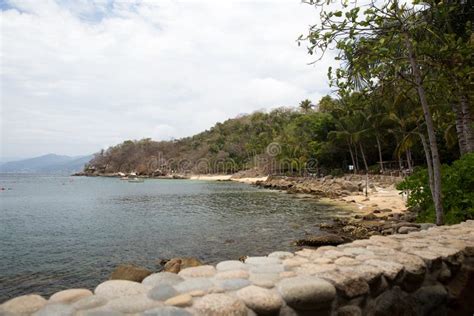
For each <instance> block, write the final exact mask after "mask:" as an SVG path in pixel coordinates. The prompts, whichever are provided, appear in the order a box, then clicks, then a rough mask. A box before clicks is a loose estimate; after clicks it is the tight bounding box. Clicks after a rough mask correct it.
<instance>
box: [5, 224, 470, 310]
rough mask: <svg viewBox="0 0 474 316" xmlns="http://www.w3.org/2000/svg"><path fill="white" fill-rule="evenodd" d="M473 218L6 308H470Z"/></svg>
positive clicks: (25, 299) (14, 302)
mask: <svg viewBox="0 0 474 316" xmlns="http://www.w3.org/2000/svg"><path fill="white" fill-rule="evenodd" d="M473 302H474V221H473V220H470V221H466V222H463V223H461V224H458V225H453V226H442V227H432V228H429V229H427V230H423V231H419V232H412V233H409V234H400V235H391V236H388V237H387V236H372V237H370V238H369V239H364V240H356V241H354V242H352V243H348V244H343V245H339V246H337V247H334V246H325V247H319V248H317V249H309V248H305V249H303V250H301V251H298V252H296V253H290V252H273V253H271V254H269V255H268V256H264V257H248V258H246V260H245V262H241V261H223V262H220V263H218V264H217V265H216V266H211V265H203V266H198V267H191V268H186V269H183V270H181V271H180V272H179V273H178V274H173V273H169V272H161V273H154V274H151V275H149V276H147V277H146V278H145V279H144V280H143V281H142V282H141V283H138V282H132V281H125V280H109V281H105V282H103V283H101V284H99V285H98V286H97V287H96V288H95V289H94V291H93V292H92V291H89V290H87V289H69V290H64V291H61V292H58V293H55V294H54V295H52V296H51V297H50V298H49V299H48V300H47V299H45V298H43V297H41V296H39V295H35V294H31V295H24V296H20V297H17V298H14V299H11V300H9V301H7V302H5V303H3V304H2V305H0V315H38V316H40V315H124V314H126V315H182V316H184V315H209V316H214V315H256V314H257V315H448V314H453V315H469V313H472V311H473V310H474V305H473Z"/></svg>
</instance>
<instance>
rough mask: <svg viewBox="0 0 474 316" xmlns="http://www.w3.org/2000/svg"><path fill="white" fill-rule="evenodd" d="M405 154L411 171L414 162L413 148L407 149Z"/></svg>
mask: <svg viewBox="0 0 474 316" xmlns="http://www.w3.org/2000/svg"><path fill="white" fill-rule="evenodd" d="M405 154H406V156H407V164H408V172H411V171H412V168H413V166H412V163H411V150H410V149H407V151H406V152H405Z"/></svg>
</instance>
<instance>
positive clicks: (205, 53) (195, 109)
mask: <svg viewBox="0 0 474 316" xmlns="http://www.w3.org/2000/svg"><path fill="white" fill-rule="evenodd" d="M316 18H317V14H316V12H315V11H314V10H313V9H312V7H310V6H308V5H303V4H301V3H299V2H298V1H297V0H294V1H256V2H249V1H189V2H176V1H135V2H132V1H116V2H112V1H86V0H81V1H75V0H74V1H73V0H67V1H63V2H56V1H34V0H31V1H27V0H22V1H10V2H9V3H8V7H7V8H5V7H4V8H3V10H2V11H1V16H0V19H1V20H0V23H1V35H2V43H1V48H0V53H1V67H0V75H1V107H2V109H1V110H2V117H1V132H2V135H1V144H2V145H1V147H2V148H1V155H3V156H32V155H38V154H43V153H47V152H56V153H62V154H74V155H77V154H87V153H90V152H95V151H98V150H99V149H100V148H102V147H103V145H104V144H109V145H112V144H115V143H118V142H121V141H123V140H125V139H139V138H143V137H153V138H154V139H169V138H171V137H174V138H179V137H183V136H189V135H192V134H194V133H197V132H200V131H202V130H205V129H207V128H209V127H211V126H212V125H213V124H215V123H216V122H217V121H223V120H225V119H227V118H229V117H234V116H236V115H237V114H239V113H244V112H247V113H248V112H252V111H254V110H257V109H261V108H274V107H277V106H283V105H285V106H291V105H297V104H298V102H299V101H300V100H302V99H305V98H311V99H312V100H313V101H317V100H318V99H319V98H320V97H321V96H323V95H324V94H326V93H328V92H329V90H328V87H327V80H326V71H327V67H328V65H329V64H328V60H330V58H329V57H330V56H328V58H326V59H325V61H322V62H320V63H318V64H317V65H316V66H309V65H308V63H309V62H311V61H312V60H311V56H308V55H307V54H306V51H305V49H304V48H303V47H298V46H297V44H296V38H297V37H298V36H299V34H302V33H305V32H306V30H307V26H308V25H309V24H311V23H314V22H315V19H316Z"/></svg>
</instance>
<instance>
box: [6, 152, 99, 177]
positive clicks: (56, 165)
mask: <svg viewBox="0 0 474 316" xmlns="http://www.w3.org/2000/svg"><path fill="white" fill-rule="evenodd" d="M92 157H93V155H87V156H74V157H71V156H62V155H56V154H47V155H44V156H39V157H34V158H29V159H23V160H18V161H10V162H6V163H3V164H0V172H4V173H74V172H78V171H82V170H83V169H84V165H85V164H86V163H88V162H89V161H90V160H91V159H92Z"/></svg>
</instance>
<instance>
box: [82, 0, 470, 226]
mask: <svg viewBox="0 0 474 316" xmlns="http://www.w3.org/2000/svg"><path fill="white" fill-rule="evenodd" d="M307 3H309V4H310V5H312V6H316V7H317V8H318V11H316V12H319V14H320V21H321V23H320V24H318V25H313V26H311V27H310V29H309V32H308V34H307V35H305V36H303V35H302V36H300V38H299V43H300V44H301V43H304V44H307V48H308V52H309V53H310V54H312V55H314V56H315V57H316V59H317V58H318V57H320V56H321V55H322V54H324V53H325V51H326V50H328V49H333V48H334V49H336V50H337V51H338V52H339V54H338V56H337V60H339V61H340V62H341V63H340V67H339V68H337V69H331V68H330V69H329V71H328V75H329V79H330V83H331V85H332V86H333V87H335V88H337V94H335V95H334V96H325V97H324V98H322V99H321V100H319V102H318V103H317V104H314V105H313V103H312V102H311V101H310V100H308V99H305V100H303V101H301V102H300V104H299V105H298V106H297V107H295V108H279V109H276V110H273V111H271V112H269V113H263V112H256V113H253V114H250V115H245V116H241V117H238V118H234V119H230V120H227V121H225V122H223V123H218V124H216V125H215V126H214V127H213V128H211V129H210V130H209V131H205V132H203V133H200V134H198V135H195V136H193V137H188V138H184V139H180V140H176V141H170V142H163V141H162V142H155V141H152V140H150V139H144V140H140V141H126V142H124V143H122V144H120V145H117V146H114V147H111V148H109V149H107V150H106V151H102V152H101V153H99V154H97V155H96V157H95V158H94V159H93V160H92V161H91V162H90V165H89V166H88V167H89V168H90V169H91V170H96V171H98V172H118V171H124V172H130V171H136V172H139V173H142V174H157V173H158V174H159V173H162V172H169V171H173V170H175V171H179V172H183V171H192V172H200V173H209V172H211V173H231V172H236V171H239V170H244V169H249V168H253V167H257V168H259V169H260V170H262V172H265V173H280V174H299V175H305V174H307V173H323V174H328V173H331V174H341V173H342V172H347V171H349V169H348V166H349V165H352V166H353V172H359V171H362V172H366V171H367V172H374V173H384V172H391V170H394V169H398V170H402V171H403V172H406V173H410V172H411V171H412V170H413V168H414V166H425V167H426V170H425V171H417V172H416V173H415V174H414V175H413V176H412V177H410V178H408V179H407V180H406V181H405V182H404V183H403V184H402V185H401V188H404V189H409V190H411V191H412V194H411V197H410V204H411V205H412V206H417V207H420V208H422V209H423V210H425V211H424V212H423V213H422V214H423V216H424V218H427V219H428V218H429V219H434V218H435V219H436V223H437V224H443V223H444V222H445V220H446V221H447V222H455V221H458V220H460V219H463V218H469V217H471V216H472V200H473V196H472V191H473V188H472V180H470V179H472V178H474V173H473V168H472V154H469V153H471V152H474V118H473V116H472V114H471V113H472V110H473V109H472V107H473V105H472V100H473V98H474V96H473V91H474V86H473V83H474V80H473V79H474V78H473V77H474V58H473V57H474V56H473V54H474V35H473V24H472V21H474V9H473V7H472V6H471V5H470V2H469V1H465V2H458V1H445V2H436V1H424V2H423V3H421V2H418V1H416V2H415V3H414V4H413V5H411V4H406V3H399V2H398V1H396V0H389V1H382V2H381V3H380V4H379V3H375V2H369V3H368V4H366V5H364V6H357V3H355V4H354V3H351V4H349V2H344V1H343V2H342V3H341V4H340V5H339V7H337V5H331V6H329V5H328V3H329V1H326V0H324V1H322V0H309V1H307ZM293 106H295V105H293ZM463 155H464V156H463ZM460 157H462V160H460V161H456V162H454V163H453V161H455V160H456V159H459V158H460ZM443 163H444V164H451V163H453V164H452V166H448V165H446V166H443V167H442V164H443ZM459 186H462V188H461V189H460V187H459ZM466 201H468V202H466ZM469 201H470V202H469ZM470 203H471V204H470ZM444 215H446V219H445V218H444Z"/></svg>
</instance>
